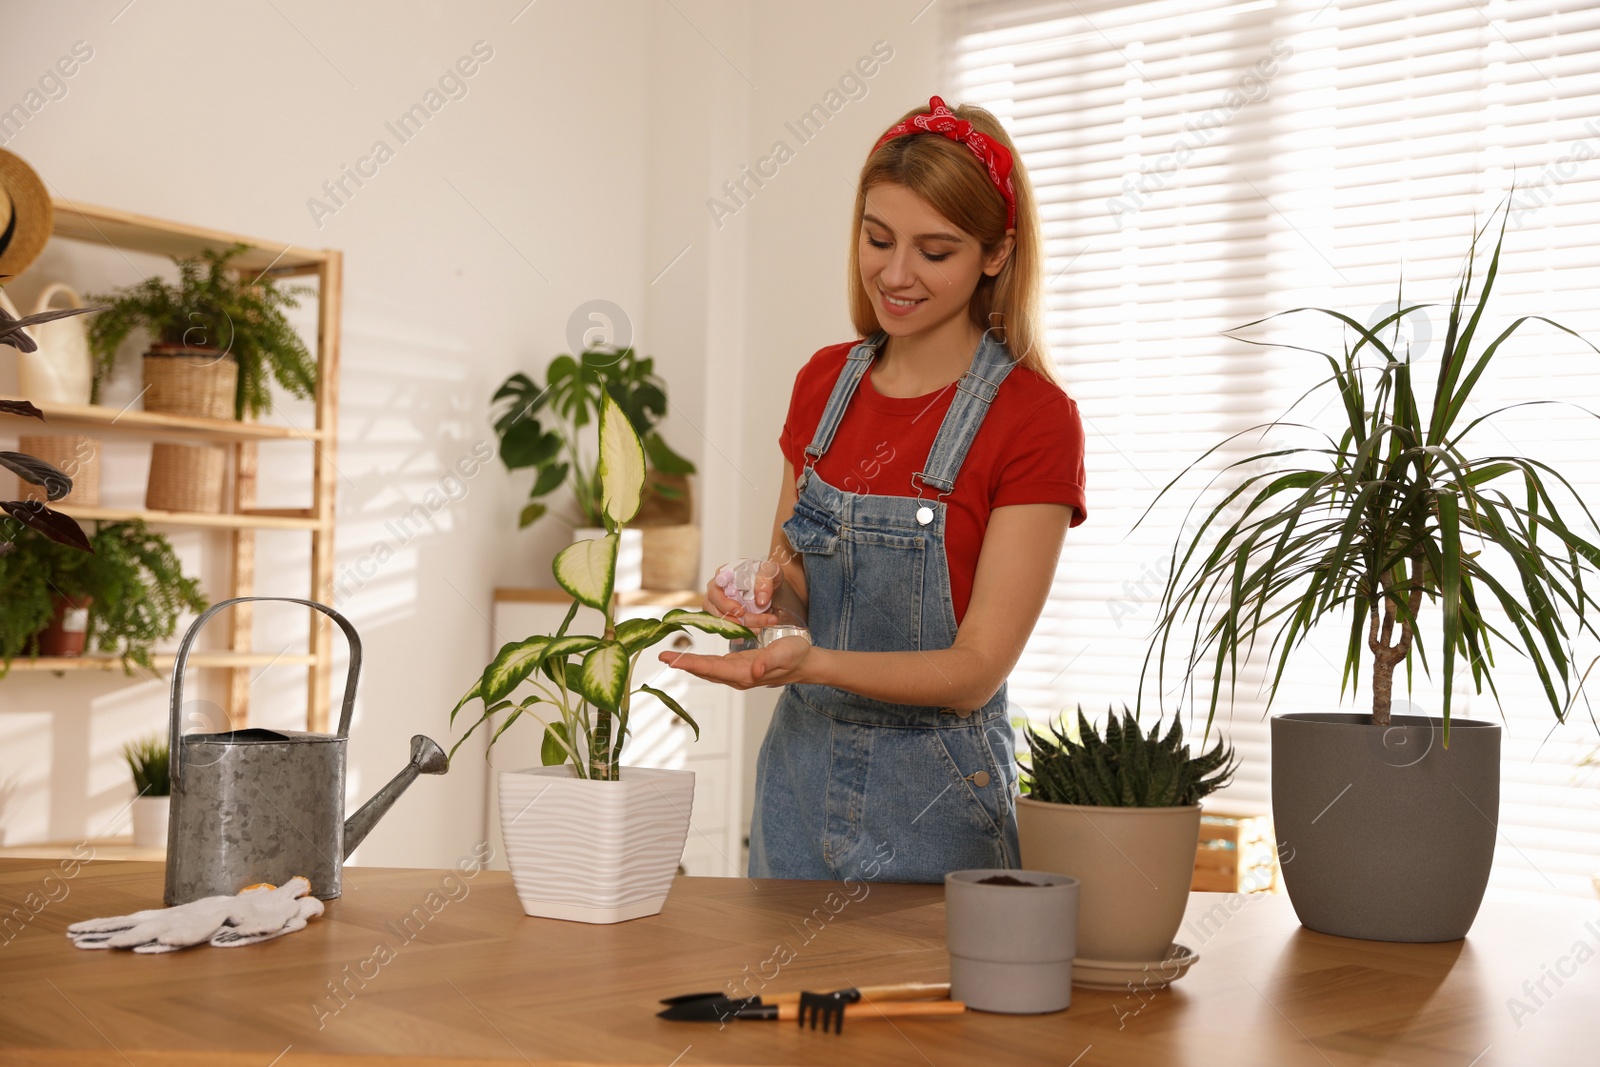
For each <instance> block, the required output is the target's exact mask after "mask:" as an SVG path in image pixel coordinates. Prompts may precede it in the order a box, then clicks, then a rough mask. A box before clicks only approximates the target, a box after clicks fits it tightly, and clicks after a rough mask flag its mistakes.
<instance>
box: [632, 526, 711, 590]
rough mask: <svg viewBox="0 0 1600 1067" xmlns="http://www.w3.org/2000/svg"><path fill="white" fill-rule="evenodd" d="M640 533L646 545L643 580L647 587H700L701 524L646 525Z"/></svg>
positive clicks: (644, 585) (642, 583)
mask: <svg viewBox="0 0 1600 1067" xmlns="http://www.w3.org/2000/svg"><path fill="white" fill-rule="evenodd" d="M639 533H640V534H641V535H642V539H643V546H644V562H643V565H642V568H641V569H642V570H643V572H644V576H643V581H642V582H641V583H640V584H641V585H643V587H644V588H646V589H697V588H699V585H700V527H698V526H696V525H694V524H693V523H686V524H683V525H679V526H643V527H640V528H639Z"/></svg>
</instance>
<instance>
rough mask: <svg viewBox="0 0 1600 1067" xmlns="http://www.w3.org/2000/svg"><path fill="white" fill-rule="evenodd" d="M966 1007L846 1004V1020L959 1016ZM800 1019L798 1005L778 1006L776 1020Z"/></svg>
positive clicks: (908, 1002)
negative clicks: (910, 1016) (914, 1016)
mask: <svg viewBox="0 0 1600 1067" xmlns="http://www.w3.org/2000/svg"><path fill="white" fill-rule="evenodd" d="M966 1010H967V1006H966V1005H965V1004H963V1003H962V1002H961V1001H959V1000H892V1001H887V1002H885V1003H882V1004H846V1005H845V1006H844V1017H845V1018H846V1019H881V1018H884V1017H886V1016H893V1017H898V1016H902V1015H960V1014H961V1013H962V1012H964V1011H966ZM798 1018H800V1005H799V1004H780V1005H778V1020H779V1021H780V1022H794V1021H795V1020H796V1019H798Z"/></svg>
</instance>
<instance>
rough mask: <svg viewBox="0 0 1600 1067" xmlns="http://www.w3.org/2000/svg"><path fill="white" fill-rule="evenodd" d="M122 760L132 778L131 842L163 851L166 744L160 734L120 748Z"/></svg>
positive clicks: (167, 804) (168, 793) (168, 792)
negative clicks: (133, 789)
mask: <svg viewBox="0 0 1600 1067" xmlns="http://www.w3.org/2000/svg"><path fill="white" fill-rule="evenodd" d="M122 758H123V759H124V760H126V761H127V763H128V771H129V773H130V774H132V775H133V787H134V788H135V789H137V790H138V794H137V795H136V796H135V797H134V798H133V843H134V844H135V845H136V846H138V847H139V848H164V847H166V844H167V821H168V819H167V817H168V814H169V813H170V812H171V810H172V800H171V797H172V779H171V778H170V777H169V776H168V774H167V742H166V740H165V739H164V738H162V737H161V736H160V735H154V736H151V737H149V738H146V739H145V740H143V741H137V742H134V743H132V744H127V745H123V746H122Z"/></svg>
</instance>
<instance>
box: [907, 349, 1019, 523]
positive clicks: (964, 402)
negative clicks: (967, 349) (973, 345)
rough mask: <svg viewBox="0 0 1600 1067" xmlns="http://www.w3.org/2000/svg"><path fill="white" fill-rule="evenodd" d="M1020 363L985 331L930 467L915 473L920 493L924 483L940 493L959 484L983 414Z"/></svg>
mask: <svg viewBox="0 0 1600 1067" xmlns="http://www.w3.org/2000/svg"><path fill="white" fill-rule="evenodd" d="M1016 365H1017V362H1016V360H1014V359H1012V358H1011V353H1010V352H1008V351H1006V347H1005V345H1004V344H1003V343H1001V342H1000V341H996V340H994V339H993V338H991V337H990V336H989V334H987V333H985V334H984V335H983V341H982V342H981V343H980V344H979V345H978V352H977V354H976V355H974V356H973V357H972V366H971V367H969V368H967V373H966V374H963V375H962V376H961V377H960V378H959V379H958V380H957V381H956V395H955V399H953V400H951V401H950V410H948V411H946V412H945V416H944V422H942V423H941V424H940V425H939V435H938V436H937V437H935V438H934V439H933V448H932V449H930V450H929V452H928V462H927V465H926V467H925V468H924V469H923V470H921V471H918V472H917V473H916V474H913V475H912V476H911V484H912V485H913V486H915V487H916V488H917V490H918V494H917V495H918V496H919V497H920V496H921V490H922V486H924V485H925V486H928V487H930V488H932V489H933V490H934V491H935V492H937V493H938V494H939V495H940V496H944V495H946V494H948V493H949V492H950V491H951V490H952V489H954V488H955V484H956V475H957V474H958V473H960V471H961V464H962V463H963V462H965V461H966V458H967V450H968V449H969V448H971V447H972V439H973V438H974V437H976V436H977V435H978V427H980V426H982V425H983V417H984V416H985V415H987V414H988V412H989V403H990V401H992V400H994V395H995V393H997V392H999V391H1000V383H1001V382H1003V381H1005V380H1006V375H1008V374H1010V373H1011V371H1012V369H1013V368H1014V367H1016ZM919 482H920V483H921V484H920V485H919V484H918V483H919Z"/></svg>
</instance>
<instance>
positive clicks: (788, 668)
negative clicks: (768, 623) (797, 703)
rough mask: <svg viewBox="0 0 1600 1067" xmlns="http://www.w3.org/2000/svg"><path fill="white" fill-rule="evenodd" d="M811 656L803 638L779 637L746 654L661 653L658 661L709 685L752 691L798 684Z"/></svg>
mask: <svg viewBox="0 0 1600 1067" xmlns="http://www.w3.org/2000/svg"><path fill="white" fill-rule="evenodd" d="M810 655H811V642H810V641H807V640H806V639H805V638H803V637H782V638H779V639H778V640H776V641H774V642H772V644H770V645H768V646H767V647H766V648H757V649H752V650H750V651H749V652H729V653H728V654H727V655H725V656H699V655H695V654H694V653H690V652H663V653H661V654H660V656H659V657H658V658H659V659H660V660H661V662H662V663H665V664H666V665H667V666H669V667H676V668H678V669H679V670H682V671H688V672H689V673H690V674H692V675H694V676H695V677H696V678H704V679H705V680H706V681H708V682H721V683H722V684H723V685H730V686H732V687H733V688H735V689H754V688H756V687H757V686H777V685H788V684H789V683H790V682H798V681H801V680H802V679H801V677H800V675H801V672H802V670H803V668H804V666H805V663H806V660H807V659H808V658H809V657H810Z"/></svg>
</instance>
